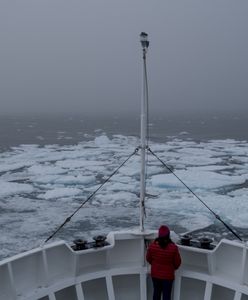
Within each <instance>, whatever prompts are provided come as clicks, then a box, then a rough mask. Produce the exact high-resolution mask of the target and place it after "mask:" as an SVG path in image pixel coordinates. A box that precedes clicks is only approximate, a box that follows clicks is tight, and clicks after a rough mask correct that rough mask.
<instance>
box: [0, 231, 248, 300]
mask: <svg viewBox="0 0 248 300" xmlns="http://www.w3.org/2000/svg"><path fill="white" fill-rule="evenodd" d="M155 234H156V233H155V232H150V233H145V234H144V235H138V234H137V233H135V232H134V231H133V232H132V231H126V232H114V233H110V234H109V235H108V237H107V241H108V243H109V245H107V246H104V247H101V248H93V249H86V250H80V251H74V250H73V249H72V248H71V247H70V245H68V244H67V243H65V242H55V243H52V244H49V245H46V246H44V247H42V248H37V249H34V250H32V251H29V252H26V253H23V254H20V255H17V256H14V257H12V258H10V259H5V260H4V261H2V262H1V264H0V299H1V300H17V299H18V300H24V299H25V300H107V299H108V300H124V299H125V300H127V299H128V300H138V299H140V300H144V299H152V284H151V278H150V275H149V267H148V266H147V264H146V262H145V261H144V254H145V251H146V246H145V245H147V243H148V242H149V241H150V240H152V239H154V238H155ZM172 237H174V239H175V234H172ZM179 249H180V253H181V256H182V262H183V263H182V266H181V267H180V269H179V271H177V273H176V279H175V283H174V291H173V298H172V299H173V300H198V299H199V300H200V299H202V300H247V299H248V256H247V248H246V246H245V245H244V244H242V243H240V242H235V241H229V240H222V241H221V242H220V243H219V244H218V245H217V246H216V247H215V249H213V250H206V249H199V248H194V247H188V246H181V245H179Z"/></svg>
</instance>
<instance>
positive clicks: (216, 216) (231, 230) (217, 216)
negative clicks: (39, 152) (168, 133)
mask: <svg viewBox="0 0 248 300" xmlns="http://www.w3.org/2000/svg"><path fill="white" fill-rule="evenodd" d="M148 151H149V152H150V153H151V154H152V155H153V156H155V157H156V158H157V159H158V160H159V161H160V162H161V163H162V165H163V166H164V167H165V168H166V169H167V170H168V171H170V172H171V173H172V174H173V175H174V176H175V177H176V178H177V179H178V180H179V181H180V182H181V183H182V184H183V185H184V186H185V187H186V188H187V189H188V190H189V191H190V192H191V193H192V194H193V195H194V196H195V197H196V198H197V199H198V200H199V201H200V202H201V203H202V204H203V205H204V206H205V207H206V208H207V209H208V210H209V211H210V212H211V213H212V214H213V215H214V216H215V218H216V219H217V220H219V221H220V222H221V223H222V224H223V225H224V226H225V227H226V228H227V229H228V230H229V231H230V232H231V233H232V234H233V235H234V236H236V238H238V239H239V240H240V241H241V242H242V241H243V240H242V238H241V237H240V236H239V235H238V234H237V233H236V232H235V231H234V230H233V229H232V228H231V227H230V226H229V225H228V224H226V223H225V222H224V221H223V220H222V219H221V217H220V216H219V215H217V214H216V213H215V212H214V211H213V210H212V209H211V208H210V207H209V206H208V205H207V204H206V203H205V202H204V201H203V200H202V199H201V198H200V197H199V196H197V195H196V194H195V193H194V191H193V190H192V189H191V188H190V187H189V186H188V185H187V184H185V183H184V182H183V181H182V180H181V179H180V178H179V177H178V176H177V175H176V174H175V173H174V172H173V170H172V169H171V168H170V167H168V166H167V165H166V164H165V163H164V162H163V161H162V160H161V159H160V158H159V157H158V156H157V155H156V154H155V153H154V152H153V151H152V150H151V149H150V148H148Z"/></svg>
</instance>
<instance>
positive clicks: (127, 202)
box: [0, 131, 248, 256]
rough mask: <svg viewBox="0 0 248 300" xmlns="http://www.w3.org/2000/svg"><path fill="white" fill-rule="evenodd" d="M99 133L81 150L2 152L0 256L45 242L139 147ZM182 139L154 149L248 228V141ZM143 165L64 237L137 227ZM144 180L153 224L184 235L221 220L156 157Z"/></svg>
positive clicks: (107, 190)
mask: <svg viewBox="0 0 248 300" xmlns="http://www.w3.org/2000/svg"><path fill="white" fill-rule="evenodd" d="M97 135H98V136H97V137H90V136H87V139H88V140H87V141H82V142H81V143H79V144H78V145H65V146H59V145H45V146H38V145H20V146H17V147H13V148H12V149H11V150H10V151H7V152H2V153H0V225H1V226H0V243H1V245H2V248H1V249H0V256H7V255H9V254H12V253H13V251H14V250H13V243H15V244H16V245H17V246H18V247H17V248H18V249H22V250H24V249H25V248H26V247H28V245H30V240H31V241H32V243H31V244H32V245H34V244H35V243H38V242H40V241H41V240H42V239H44V235H46V233H47V231H48V230H50V231H52V230H53V229H54V228H56V227H57V226H58V225H59V223H60V222H63V221H64V219H65V218H66V217H67V216H68V215H69V214H70V213H72V211H73V210H74V209H75V208H77V207H78V206H79V202H80V199H81V198H82V199H87V197H88V196H89V195H90V194H91V193H92V192H94V191H95V190H96V189H97V188H98V187H99V186H100V184H101V183H102V182H103V181H104V180H105V179H107V178H108V176H109V175H110V174H112V172H113V171H114V170H116V169H117V167H118V166H119V165H120V164H121V163H122V162H123V161H125V159H127V158H128V157H129V155H130V154H131V153H133V151H134V149H135V148H136V147H137V145H139V139H137V138H135V137H128V136H123V135H114V136H113V137H112V138H110V137H108V136H107V135H106V134H104V133H102V131H101V132H100V131H98V132H97ZM180 137H181V138H180V139H177V138H171V139H170V140H168V141H167V142H166V143H154V142H150V145H149V146H150V148H151V149H152V151H154V152H155V153H156V154H157V155H158V156H159V157H160V158H161V159H162V160H163V161H164V162H165V163H166V164H168V165H169V166H170V167H171V168H173V170H174V171H175V174H177V175H178V176H179V177H180V178H181V179H182V180H183V181H185V183H186V184H187V185H189V187H190V188H192V189H193V190H194V192H196V193H197V194H198V195H199V196H200V197H201V198H202V199H203V200H204V201H206V203H207V204H208V205H209V206H210V207H211V208H212V209H213V210H214V211H215V212H216V213H217V214H219V215H220V216H221V217H222V218H223V219H224V220H225V221H227V222H228V223H229V224H231V225H233V226H239V227H243V228H248V224H247V222H246V220H247V216H248V213H247V212H248V201H247V199H246V198H247V196H246V195H247V192H248V182H247V180H248V176H247V174H248V159H247V157H248V143H247V142H245V141H235V140H212V141H207V142H200V143H198V142H195V141H192V140H183V135H181V136H180ZM90 138H92V139H91V140H89V139H90ZM139 164H140V157H139V155H135V156H133V157H132V158H131V159H130V160H129V161H128V162H127V163H126V164H125V165H124V167H123V168H121V169H120V170H119V171H118V172H117V173H116V174H115V175H114V176H113V177H112V178H111V180H110V181H109V182H108V183H107V184H106V185H105V186H104V187H103V188H102V189H101V190H100V191H99V193H98V194H97V195H95V196H94V197H93V198H92V199H91V200H90V201H89V202H88V203H87V205H86V206H85V207H84V208H83V209H82V210H80V212H78V214H76V215H75V216H74V218H73V220H72V221H71V223H70V224H68V228H69V229H68V231H66V230H67V229H64V230H65V231H62V233H61V234H62V236H63V237H64V238H66V239H70V238H71V228H73V229H75V231H76V232H81V231H82V228H85V234H87V235H88V234H91V233H93V232H94V233H96V232H99V231H101V232H102V230H104V232H105V233H108V231H109V230H114V229H118V230H119V229H121V228H123V226H126V227H131V226H134V225H138V222H139V216H138V214H139V193H140V189H139V180H140V165H139ZM146 175H147V184H146V185H147V197H146V212H147V219H146V221H145V222H147V224H149V227H151V228H154V227H157V226H159V224H160V223H162V222H166V223H168V224H169V225H175V226H181V227H183V228H184V229H185V231H186V230H192V229H196V228H201V227H204V226H208V225H210V224H213V223H214V222H215V221H214V218H213V216H212V214H211V213H209V212H208V211H207V210H206V208H205V207H204V206H203V205H202V204H201V203H200V202H199V201H198V200H197V199H196V198H195V197H193V196H192V195H191V194H189V192H188V191H187V190H186V188H185V187H184V186H183V185H182V184H181V183H180V182H179V181H178V180H177V179H176V178H175V177H174V176H173V175H172V174H169V173H168V171H167V170H166V169H165V168H164V167H163V166H162V164H161V163H160V162H159V161H158V160H157V159H156V158H155V157H153V156H152V155H151V154H150V155H149V158H148V169H147V173H146ZM223 187H225V188H223ZM221 193H225V194H224V195H221ZM9 219H11V224H10V222H9ZM33 224H35V226H33ZM70 226H71V227H70ZM25 234H26V235H25ZM59 237H60V235H59ZM6 249H7V250H6ZM18 249H17V250H16V251H19V250H18Z"/></svg>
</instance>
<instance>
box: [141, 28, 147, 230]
mask: <svg viewBox="0 0 248 300" xmlns="http://www.w3.org/2000/svg"><path fill="white" fill-rule="evenodd" d="M140 42H141V46H142V53H143V80H142V97H141V117H140V148H141V170H140V231H141V232H143V231H144V215H145V193H146V185H145V180H146V178H145V174H146V150H147V142H146V141H147V122H148V121H147V120H148V117H147V107H148V84H147V70H146V53H147V50H148V47H149V41H148V34H147V33H145V32H141V34H140Z"/></svg>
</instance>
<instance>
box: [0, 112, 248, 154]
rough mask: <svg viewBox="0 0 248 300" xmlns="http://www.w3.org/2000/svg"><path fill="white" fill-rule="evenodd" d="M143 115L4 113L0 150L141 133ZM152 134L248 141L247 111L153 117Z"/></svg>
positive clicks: (160, 137) (0, 120)
mask: <svg viewBox="0 0 248 300" xmlns="http://www.w3.org/2000/svg"><path fill="white" fill-rule="evenodd" d="M139 122H140V121H139V118H137V117H132V116H124V117H123V116H110V117H109V116H105V117H94V116H91V117H89V116H80V115H76V116H75V115H74V116H72V115H69V116H56V115H54V116H11V117H10V116H8V117H6V116H1V117H0V150H1V151H4V150H6V149H9V148H10V147H12V146H18V145H20V144H39V145H47V144H59V145H68V144H77V143H78V142H80V141H82V140H87V139H91V138H92V136H94V135H95V133H96V131H103V132H105V133H106V134H107V135H110V136H111V135H112V134H123V135H134V136H138V135H139V130H140V129H139V126H140V124H139ZM149 123H150V126H149V128H150V132H149V136H150V138H151V139H152V140H154V141H159V142H163V141H165V140H166V139H167V137H168V136H178V137H180V138H185V139H192V140H194V141H206V140H209V139H228V138H231V139H236V140H248V130H247V128H248V118H247V116H246V114H225V115H219V114H194V115H177V116H152V117H150V120H149Z"/></svg>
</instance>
